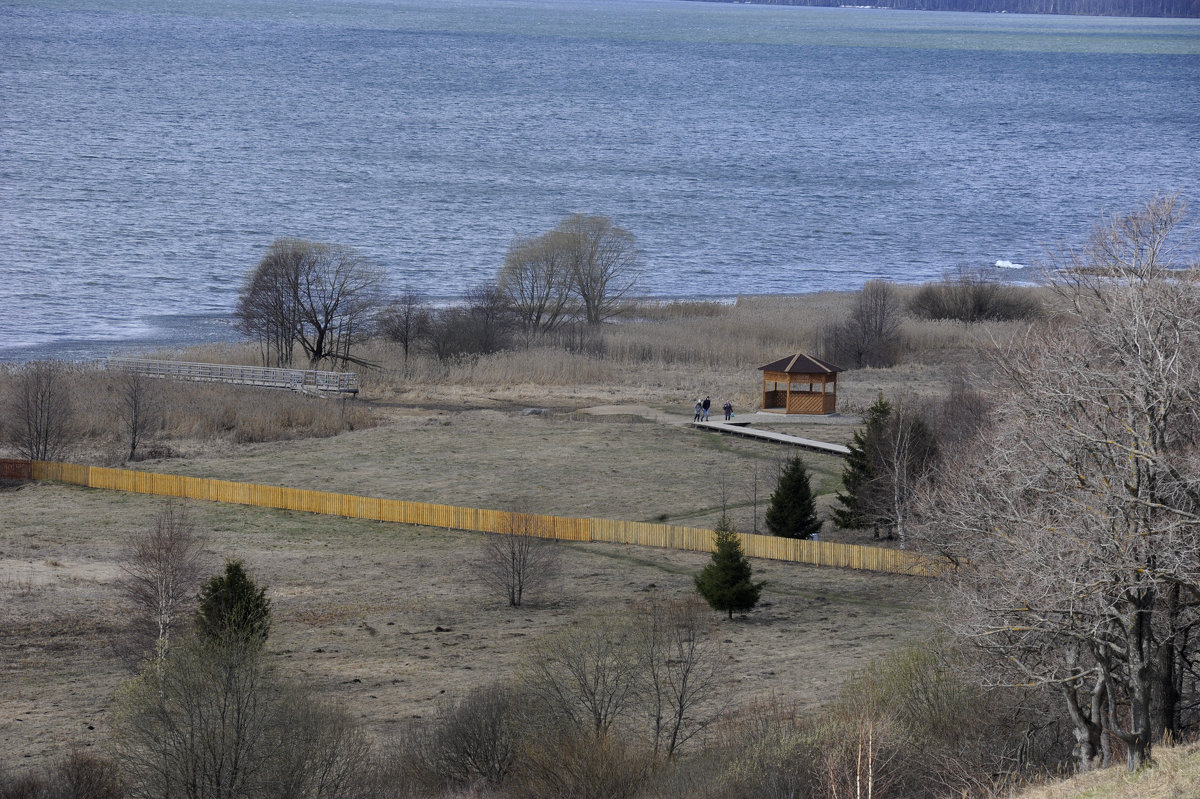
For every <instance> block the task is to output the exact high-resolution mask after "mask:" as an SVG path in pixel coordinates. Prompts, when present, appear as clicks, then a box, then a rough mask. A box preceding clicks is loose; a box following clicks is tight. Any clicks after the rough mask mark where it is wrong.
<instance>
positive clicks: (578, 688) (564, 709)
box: [526, 614, 640, 737]
mask: <svg viewBox="0 0 1200 799" xmlns="http://www.w3.org/2000/svg"><path fill="white" fill-rule="evenodd" d="M633 635H634V631H633V627H632V625H631V624H630V622H629V620H628V619H625V618H622V617H618V616H615V615H613V614H597V615H595V616H592V617H590V618H587V619H583V620H581V621H579V622H577V623H576V624H573V625H572V626H571V627H569V628H567V629H565V630H563V631H562V632H560V633H558V634H556V635H552V636H549V637H547V638H546V639H544V640H543V641H542V643H541V646H539V647H538V649H537V652H536V654H535V656H534V658H533V661H532V663H530V664H529V671H528V674H527V678H526V683H527V684H528V686H529V689H530V691H531V693H532V694H533V696H534V697H535V698H536V699H537V700H538V701H539V704H540V705H541V706H542V707H543V708H544V709H545V710H546V711H547V712H548V713H549V714H551V715H552V716H555V717H558V718H561V719H564V720H565V721H566V722H567V723H568V724H569V725H570V727H571V728H573V729H576V730H585V731H588V732H590V733H592V734H594V735H595V736H597V737H600V736H605V735H607V733H608V731H609V730H610V729H611V728H612V726H613V724H614V723H616V721H617V720H618V719H621V718H623V717H625V716H626V715H627V714H628V713H629V712H630V711H631V709H632V706H633V703H634V699H635V697H636V696H637V693H638V690H639V679H640V677H639V671H640V669H639V667H638V662H637V657H636V654H635V650H634V647H633Z"/></svg>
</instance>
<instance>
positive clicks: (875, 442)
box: [831, 394, 892, 529]
mask: <svg viewBox="0 0 1200 799" xmlns="http://www.w3.org/2000/svg"><path fill="white" fill-rule="evenodd" d="M891 415H892V405H891V403H890V402H888V401H887V400H885V399H884V398H883V395H882V394H880V395H879V398H878V399H877V400H875V402H874V404H873V405H871V407H870V408H869V409H868V410H867V418H866V419H865V420H864V424H863V427H862V429H861V430H856V431H854V440H853V441H851V442H850V446H849V450H850V454H849V455H847V456H846V465H845V467H844V468H843V469H842V491H840V492H838V495H837V501H838V504H839V505H841V507H840V508H834V509H833V514H832V517H831V518H832V519H833V523H834V524H836V525H837V526H838V527H842V528H855V529H857V528H860V527H864V526H865V525H866V523H867V520H866V518H865V516H866V514H865V511H866V510H867V509H866V508H865V507H864V505H865V504H866V500H867V498H866V497H865V496H864V494H865V493H866V490H867V488H868V487H869V486H870V484H871V482H872V481H873V480H874V479H875V477H876V473H877V472H878V469H879V464H878V461H879V452H878V450H879V445H880V441H881V439H882V438H883V433H884V430H885V429H886V428H887V425H888V419H889V418H890V417H891Z"/></svg>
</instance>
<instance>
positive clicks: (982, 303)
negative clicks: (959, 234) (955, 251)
mask: <svg viewBox="0 0 1200 799" xmlns="http://www.w3.org/2000/svg"><path fill="white" fill-rule="evenodd" d="M908 309H909V312H910V313H912V314H913V315H914V316H917V317H919V318H921V319H935V320H936V319H950V320H953V321H957V322H962V323H963V324H973V323H975V322H983V321H988V320H991V321H1014V320H1021V319H1035V318H1037V317H1038V316H1040V315H1041V303H1040V302H1038V299H1037V297H1035V296H1034V294H1033V292H1032V290H1031V289H1028V288H1025V287H1022V286H1010V285H1006V284H1004V283H998V282H996V281H994V280H989V279H988V278H986V277H984V276H983V275H981V274H980V273H978V272H971V271H969V270H966V269H961V270H959V272H958V273H957V274H955V275H952V276H949V277H946V278H944V279H943V280H941V281H939V282H936V283H926V284H924V285H922V286H921V287H920V288H919V289H917V291H916V293H915V294H914V295H913V297H912V299H911V300H909V304H908Z"/></svg>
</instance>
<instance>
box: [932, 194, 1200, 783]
mask: <svg viewBox="0 0 1200 799" xmlns="http://www.w3.org/2000/svg"><path fill="white" fill-rule="evenodd" d="M1186 232H1187V230H1186V215H1185V207H1184V204H1183V202H1182V201H1180V200H1179V199H1178V198H1177V197H1161V198H1157V199H1155V200H1153V201H1152V202H1150V203H1148V204H1147V205H1146V206H1144V207H1143V208H1140V209H1139V210H1136V211H1134V212H1132V213H1130V214H1128V215H1126V216H1123V217H1120V218H1116V219H1113V220H1111V221H1110V222H1109V223H1108V224H1106V225H1105V226H1103V227H1101V228H1100V229H1098V230H1097V231H1096V232H1095V233H1094V235H1093V236H1092V238H1091V239H1090V240H1089V242H1088V243H1087V245H1086V246H1085V247H1083V248H1082V249H1080V250H1079V251H1077V252H1070V253H1068V254H1067V255H1065V256H1063V257H1062V258H1061V259H1060V260H1059V262H1058V263H1056V264H1055V266H1057V267H1058V269H1057V271H1056V275H1057V277H1056V279H1055V283H1054V286H1053V289H1054V292H1055V293H1056V294H1057V299H1058V303H1057V305H1058V311H1059V314H1058V316H1057V317H1056V318H1054V319H1053V320H1051V322H1050V323H1049V324H1048V325H1045V326H1041V327H1039V328H1037V329H1035V330H1031V331H1030V332H1029V334H1028V335H1027V336H1025V337H1024V338H1023V339H1022V340H1020V341H1018V342H1016V343H1014V344H1012V345H1010V346H1008V347H1006V348H1003V350H1002V351H1001V352H1000V353H998V356H997V358H996V359H995V362H994V363H995V371H996V374H997V375H998V376H999V377H1000V378H1001V380H1002V381H1003V383H1004V386H1005V388H1006V390H1007V392H1008V393H1009V398H1008V400H1007V401H1005V402H1003V403H1001V404H1000V405H998V406H997V408H996V411H995V415H994V417H993V421H992V423H991V425H990V426H989V427H988V428H987V429H986V430H985V431H984V433H983V434H982V436H983V437H982V439H981V440H980V441H979V442H978V445H977V446H976V447H974V450H973V452H974V454H973V456H971V457H959V458H957V459H956V460H955V461H954V462H952V463H948V464H946V466H945V468H943V469H942V474H941V475H940V480H939V483H938V487H937V489H936V490H935V491H932V492H931V493H930V494H928V495H927V497H926V502H925V505H924V521H925V529H926V531H927V533H928V536H929V540H930V541H931V542H932V544H933V545H934V546H935V547H937V548H938V549H939V550H940V551H941V552H942V553H943V554H944V555H945V556H946V557H948V558H950V559H952V560H953V561H954V562H955V563H957V565H958V567H959V568H958V570H957V573H956V576H955V577H953V578H952V579H951V580H950V583H951V584H950V586H949V591H950V600H949V602H948V606H950V607H953V608H955V614H956V616H955V618H954V619H953V620H952V624H953V627H954V628H955V629H956V631H957V632H958V633H960V634H961V635H963V636H966V637H967V638H968V639H970V640H972V641H974V642H975V643H976V644H978V646H979V647H980V648H982V649H983V650H984V651H985V652H988V653H991V654H993V655H995V656H996V657H995V659H994V660H991V661H990V662H991V663H992V664H993V671H992V672H991V675H990V676H991V679H993V680H995V681H997V682H1016V683H1021V684H1027V685H1028V684H1041V685H1046V686H1049V687H1051V688H1052V689H1053V690H1055V691H1057V692H1059V693H1060V694H1061V697H1062V699H1063V701H1064V703H1065V708H1066V712H1067V715H1068V716H1069V718H1070V721H1071V723H1072V726H1073V728H1074V734H1075V738H1076V743H1077V750H1076V751H1077V760H1078V766H1079V768H1080V769H1081V770H1087V769H1090V768H1094V767H1098V766H1101V765H1105V764H1107V763H1108V762H1109V761H1110V760H1111V759H1112V758H1114V757H1117V756H1119V755H1120V753H1121V752H1122V751H1123V752H1124V754H1125V759H1126V763H1127V765H1128V766H1129V767H1130V768H1131V769H1133V768H1137V767H1139V766H1140V765H1141V764H1142V763H1144V762H1146V760H1147V758H1148V757H1149V755H1150V751H1151V746H1152V744H1153V742H1154V741H1156V740H1159V739H1160V738H1161V737H1163V736H1167V735H1170V736H1175V737H1177V736H1180V735H1181V734H1186V733H1188V732H1194V731H1195V730H1196V728H1197V722H1198V717H1197V709H1198V705H1197V701H1198V699H1200V697H1198V694H1197V681H1198V674H1197V671H1196V663H1197V660H1196V659H1197V656H1198V655H1200V641H1198V640H1197V633H1198V632H1200V627H1198V626H1197V623H1198V621H1200V615H1198V612H1197V610H1198V606H1200V554H1198V553H1200V447H1198V446H1197V445H1198V443H1200V442H1198V438H1200V284H1198V283H1197V277H1196V274H1195V272H1194V270H1185V269H1177V268H1176V267H1180V266H1187V265H1188V264H1187V263H1186V258H1187V257H1190V256H1189V253H1190V252H1194V250H1189V249H1188V248H1189V247H1194V241H1192V242H1190V243H1189V241H1188V238H1187V237H1186V236H1185V235H1184V234H1185V233H1186ZM1181 247H1182V249H1181Z"/></svg>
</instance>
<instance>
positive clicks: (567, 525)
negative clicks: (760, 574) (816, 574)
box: [22, 461, 942, 577]
mask: <svg viewBox="0 0 1200 799" xmlns="http://www.w3.org/2000/svg"><path fill="white" fill-rule="evenodd" d="M22 463H29V462H28V461H23V462H22ZM30 471H31V473H32V478H33V479H34V480H49V481H55V482H60V483H72V484H74V485H82V486H88V487H91V488H107V489H113V490H117V491H132V492H136V493H139V494H158V495H162V496H169V497H184V498H188V499H206V500H211V501H214V502H230V503H236V504H241V505H255V506H258V507H263V508H281V509H285V510H296V511H306V512H308V513H321V514H326V515H330V516H345V517H348V518H352V519H373V520H376V521H383V522H399V523H402V524H417V525H424V526H427V527H442V528H448V529H454V530H470V531H474V532H483V533H506V532H512V533H518V534H521V535H536V536H540V537H543V538H554V539H558V540H561V541H603V542H609V543H617V544H635V545H637V546H645V547H663V548H669V549H684V550H691V551H694V552H711V551H712V549H713V546H714V534H713V531H712V530H705V529H702V528H698V527H682V526H679V525H673V524H653V523H649V522H629V521H619V520H615V519H586V518H576V517H568V516H542V515H536V514H525V513H511V512H509V511H501V510H485V509H479V508H465V507H460V506H457V505H437V504H432V503H426V502H406V501H404V500H397V499H381V498H378V497H360V496H355V495H353V494H336V493H331V492H327V491H309V490H306V489H302V488H283V487H280V486H268V485H259V484H255V483H236V482H231V481H228V480H214V479H211V478H207V477H185V476H182V475H174V474H160V473H158V472H137V471H132V470H129V469H105V468H102V467H99V466H81V465H79V464H73V463H50V462H45V461H33V462H32V465H31V469H30ZM739 537H740V538H741V541H742V548H743V550H744V551H745V553H746V555H747V556H749V557H752V558H768V559H771V560H784V561H791V562H793V563H807V564H811V565H816V566H836V567H840V568H846V569H863V570H867V571H876V572H889V573H892V574H906V575H914V576H921V577H932V576H935V575H937V574H938V573H940V571H941V570H942V565H941V564H940V563H939V562H937V561H935V560H931V559H929V558H926V557H924V556H923V555H921V554H919V553H914V552H906V551H903V550H898V549H883V548H881V547H865V546H858V545H855V544H838V543H834V542H831V541H801V540H796V539H790V538H777V537H775V536H769V535H752V534H749V533H739Z"/></svg>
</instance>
